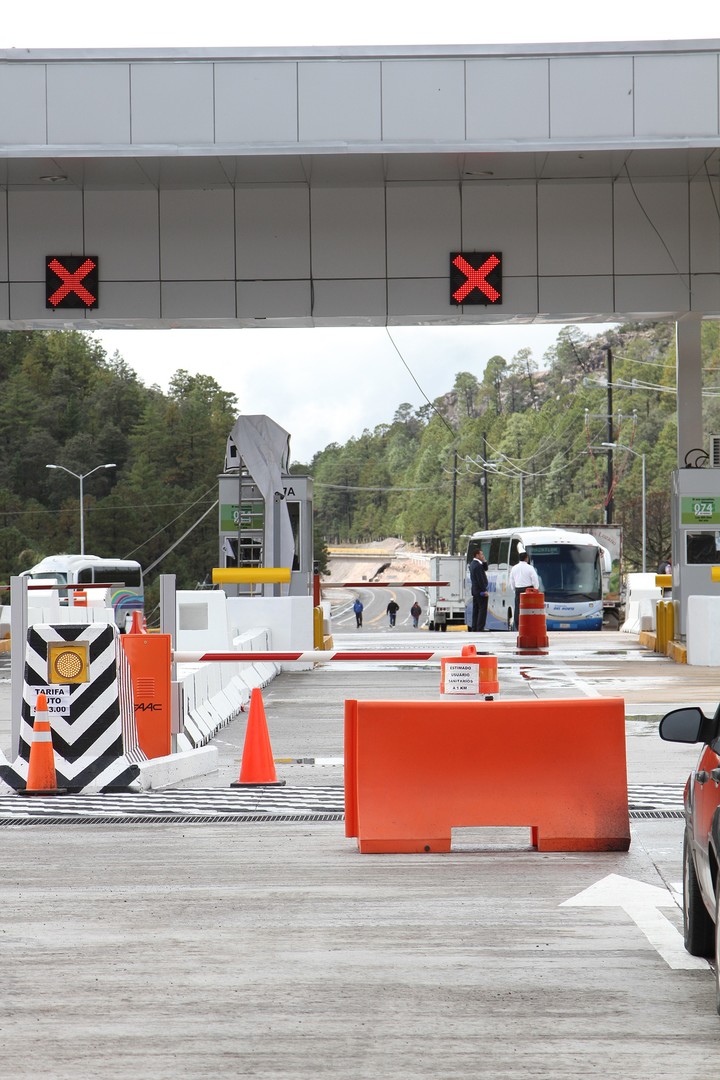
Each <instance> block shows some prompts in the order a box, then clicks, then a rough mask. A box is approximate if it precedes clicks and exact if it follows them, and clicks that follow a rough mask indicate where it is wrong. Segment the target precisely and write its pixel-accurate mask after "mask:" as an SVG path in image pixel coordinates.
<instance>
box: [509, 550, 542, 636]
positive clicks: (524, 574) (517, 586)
mask: <svg viewBox="0 0 720 1080" xmlns="http://www.w3.org/2000/svg"><path fill="white" fill-rule="evenodd" d="M518 559H519V560H520V561H519V562H516V563H515V565H514V566H513V568H512V570H511V571H510V576H509V577H508V585H509V587H510V588H511V589H514V590H515V611H514V615H513V630H517V629H518V622H519V619H520V593H524V592H525V590H526V589H539V588H540V579H539V578H538V576H537V573H536V571H535V568H534V567H533V566H531V565H530V563H529V562H528V554H527V551H520V552H518Z"/></svg>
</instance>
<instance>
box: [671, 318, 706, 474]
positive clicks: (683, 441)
mask: <svg viewBox="0 0 720 1080" xmlns="http://www.w3.org/2000/svg"><path fill="white" fill-rule="evenodd" d="M701 327H702V319H701V318H700V316H699V315H698V316H689V317H688V318H685V319H683V320H682V322H678V323H676V324H675V352H676V365H677V367H676V378H677V422H678V468H680V469H682V468H683V466H684V465H685V455H686V454H687V453H688V451H690V450H696V449H702V448H703V447H704V435H703V419H702V353H701V348H700V329H701Z"/></svg>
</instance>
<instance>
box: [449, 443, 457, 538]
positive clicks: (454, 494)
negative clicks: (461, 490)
mask: <svg viewBox="0 0 720 1080" xmlns="http://www.w3.org/2000/svg"><path fill="white" fill-rule="evenodd" d="M456 506H457V450H455V451H454V453H453V482H452V505H451V508H450V554H451V555H454V554H455V507H456Z"/></svg>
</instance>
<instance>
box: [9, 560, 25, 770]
mask: <svg viewBox="0 0 720 1080" xmlns="http://www.w3.org/2000/svg"><path fill="white" fill-rule="evenodd" d="M27 586H28V579H27V578H25V577H19V576H18V577H11V578H10V702H11V706H10V707H11V709H12V716H11V718H10V753H11V758H12V759H14V758H15V756H16V754H18V753H19V752H20V720H21V718H22V703H23V684H24V680H25V641H26V639H27V630H28V593H27Z"/></svg>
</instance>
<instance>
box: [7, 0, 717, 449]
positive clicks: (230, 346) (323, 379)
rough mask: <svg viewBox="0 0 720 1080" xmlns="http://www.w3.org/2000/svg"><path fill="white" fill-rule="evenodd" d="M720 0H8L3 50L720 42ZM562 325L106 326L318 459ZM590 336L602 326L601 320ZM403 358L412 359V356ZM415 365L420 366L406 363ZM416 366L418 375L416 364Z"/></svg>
mask: <svg viewBox="0 0 720 1080" xmlns="http://www.w3.org/2000/svg"><path fill="white" fill-rule="evenodd" d="M718 10H719V9H718V6H717V3H716V2H715V0H684V2H683V3H678V2H677V0H674V2H661V3H657V2H656V3H654V4H652V5H651V4H648V3H647V0H603V3H602V4H601V5H599V6H598V5H595V4H582V3H578V2H577V0H572V2H566V0H545V3H541V2H539V0H515V2H514V3H507V2H505V0H495V3H492V2H487V0H485V2H482V0H466V2H463V3H458V4H456V5H454V6H448V5H447V4H438V3H437V0H434V2H432V3H430V2H425V0H364V2H363V3H362V4H361V5H359V6H358V5H352V4H342V3H338V2H337V0H334V2H329V0H306V2H305V3H299V2H298V0H275V2H274V3H271V4H256V3H251V2H250V0H229V2H215V3H213V2H208V3H204V4H197V3H187V2H184V0H177V2H175V3H172V4H170V3H168V2H167V0H124V2H123V4H122V5H121V6H120V7H118V6H117V5H115V4H109V3H107V2H105V3H102V2H101V3H96V4H93V5H90V6H87V5H85V6H82V5H81V6H80V7H77V8H71V7H68V6H67V4H63V3H60V2H58V0H26V2H25V3H24V4H17V3H9V2H8V3H7V4H5V5H4V7H3V13H2V19H1V20H0V48H3V49H8V48H18V49H28V48H30V49H32V48H120V47H137V48H141V47H165V48H202V47H208V48H212V47H215V46H224V47H228V46H235V47H238V48H240V47H250V46H273V45H275V46H281V45H282V46H292V45H297V46H308V45H330V46H333V45H463V44H512V43H518V42H525V43H528V44H530V43H534V42H568V41H577V42H583V41H647V40H655V41H660V40H674V39H684V40H691V39H694V38H698V39H703V38H705V39H707V38H718V37H720V15H719V14H718ZM559 329H560V326H544V327H541V326H526V327H462V328H461V327H455V328H440V327H400V328H395V329H393V330H392V331H391V333H392V338H393V340H394V342H395V344H396V345H397V348H398V349H399V351H400V353H401V354H402V358H403V359H401V358H400V356H399V355H398V352H397V351H396V349H395V348H394V347H393V344H392V342H391V340H390V339H389V337H388V334H387V332H386V331H385V330H383V329H370V328H362V329H360V328H358V329H338V330H330V329H303V330H274V329H265V330H260V329H258V330H255V329H243V330H147V331H142V330H126V331H113V332H102V333H98V334H97V337H98V338H99V339H100V340H101V341H102V343H103V345H104V346H105V348H106V349H107V350H108V352H110V353H113V352H114V351H115V350H116V349H117V350H119V351H120V353H121V354H122V355H123V356H124V357H125V359H126V360H127V362H128V363H129V364H130V365H131V366H132V367H133V368H134V369H135V370H136V371H137V372H138V374H139V376H140V378H141V379H142V380H143V382H145V383H147V384H148V385H151V384H153V383H156V384H158V385H159V386H161V387H162V388H163V389H166V388H167V384H168V380H169V379H170V377H171V376H172V374H173V372H174V371H176V370H177V369H178V368H185V369H187V370H189V371H191V372H196V371H206V372H207V373H208V374H211V375H213V376H214V377H215V378H216V379H217V381H218V382H219V383H220V384H221V386H223V388H224V389H226V390H230V391H232V392H233V393H235V394H236V395H237V398H238V407H239V409H240V411H241V412H243V413H266V414H267V415H268V416H270V417H272V419H273V420H275V421H276V422H277V423H278V424H281V425H282V427H284V428H285V429H286V430H287V431H288V432H289V433H290V435H291V452H292V458H293V459H294V460H296V461H303V462H307V461H309V459H310V458H311V456H312V454H313V453H314V452H315V451H317V450H321V449H323V447H325V446H326V445H327V444H329V443H331V442H345V441H346V440H347V439H349V438H350V437H351V436H353V435H360V434H362V431H363V430H364V429H365V428H370V429H372V428H373V427H375V425H376V424H379V423H382V422H384V421H386V420H390V419H392V415H393V413H394V411H395V409H396V408H397V406H398V405H399V404H401V403H402V402H409V403H410V404H411V405H412V406H413V407H415V408H417V407H418V406H420V405H423V404H424V403H425V400H426V397H428V398H430V399H432V398H434V397H437V396H438V394H441V393H443V392H445V391H447V390H449V389H451V387H452V385H453V382H454V379H455V374H456V372H458V371H471V372H473V373H474V374H476V375H478V376H479V377H480V376H481V375H482V371H483V368H484V365H485V362H486V361H487V360H488V359H489V357H491V356H493V355H495V354H496V353H499V354H500V355H502V356H505V357H506V358H507V359H508V360H509V359H511V358H512V356H513V355H514V354H515V353H516V352H517V351H518V350H519V349H521V348H524V347H528V348H530V349H532V351H533V355H534V357H535V359H536V360H537V361H538V362H540V361H541V359H542V355H543V353H544V352H545V350H546V348H547V347H548V346H549V345H551V344H553V342H554V341H555V340H556V338H557V334H558V331H559ZM586 330H587V332H588V333H591V334H594V333H595V332H599V331H600V330H601V327H599V326H593V325H589V326H588V327H587V328H586ZM403 360H404V361H405V363H403ZM406 365H407V366H406ZM408 368H409V370H408Z"/></svg>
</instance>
